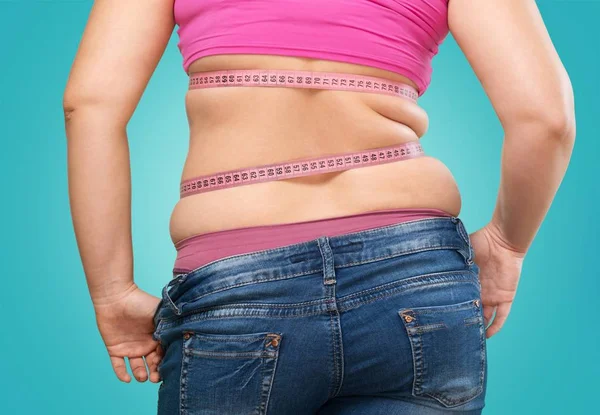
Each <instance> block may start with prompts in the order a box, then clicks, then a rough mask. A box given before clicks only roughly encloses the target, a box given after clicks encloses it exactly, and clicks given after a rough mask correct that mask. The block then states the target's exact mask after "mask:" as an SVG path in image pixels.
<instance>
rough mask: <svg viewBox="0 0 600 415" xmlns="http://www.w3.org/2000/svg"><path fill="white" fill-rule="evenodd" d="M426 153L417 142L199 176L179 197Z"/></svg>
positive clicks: (184, 186) (183, 187)
mask: <svg viewBox="0 0 600 415" xmlns="http://www.w3.org/2000/svg"><path fill="white" fill-rule="evenodd" d="M424 154H425V153H424V151H423V148H422V147H421V144H420V143H419V142H418V141H409V142H406V143H402V144H398V145H393V146H388V147H380V148H376V149H370V150H364V151H359V152H354V153H343V154H333V155H329V156H322V157H316V158H308V159H299V160H293V161H289V162H281V163H273V164H268V165H263V166H258V167H250V168H242V169H236V170H229V171H225V172H220V173H216V174H211V175H206V176H198V177H194V178H192V179H187V180H184V181H182V182H181V186H180V197H181V198H183V197H186V196H190V195H193V194H196V193H203V192H208V191H212V190H218V189H225V188H228V187H234V186H241V185H245V184H251V183H260V182H267V181H272V180H281V179H288V178H292V177H302V176H308V175H312V174H319V173H330V172H335V171H342V170H348V169H353V168H358V167H366V166H372V165H375V164H383V163H390V162H393V161H399V160H404V159H410V158H415V157H421V156H423V155H424Z"/></svg>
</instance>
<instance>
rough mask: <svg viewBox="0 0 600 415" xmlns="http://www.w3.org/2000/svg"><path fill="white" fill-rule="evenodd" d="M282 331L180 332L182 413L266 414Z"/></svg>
mask: <svg viewBox="0 0 600 415" xmlns="http://www.w3.org/2000/svg"><path fill="white" fill-rule="evenodd" d="M281 340H282V333H273V332H261V333H250V334H211V333H201V332H197V331H190V330H186V331H184V332H183V362H182V368H181V370H182V372H181V388H180V393H181V396H180V403H181V413H182V414H216V413H224V414H253V415H262V414H265V413H266V412H267V405H268V402H269V395H270V393H271V386H272V384H273V379H274V376H275V369H276V366H277V359H278V357H279V347H280V344H281Z"/></svg>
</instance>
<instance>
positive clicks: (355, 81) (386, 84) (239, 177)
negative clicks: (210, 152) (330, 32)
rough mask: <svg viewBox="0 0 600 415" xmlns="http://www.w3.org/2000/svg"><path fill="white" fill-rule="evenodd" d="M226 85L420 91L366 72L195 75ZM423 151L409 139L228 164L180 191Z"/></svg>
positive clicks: (200, 81) (198, 82)
mask: <svg viewBox="0 0 600 415" xmlns="http://www.w3.org/2000/svg"><path fill="white" fill-rule="evenodd" d="M222 86H270V87H292V88H313V89H330V90H331V89H333V90H335V89H338V90H346V91H358V92H372V93H381V94H387V95H394V96H400V97H403V98H407V99H410V100H412V101H416V100H417V97H418V93H417V91H416V90H415V89H414V88H413V87H411V86H410V85H406V84H402V83H399V82H394V81H390V80H387V79H382V78H377V77H372V76H364V75H353V74H343V73H332V72H309V71H288V70H262V69H254V70H223V71H212V72H200V73H195V74H192V75H190V84H189V88H190V89H199V88H212V87H222ZM423 155H424V151H423V148H422V147H421V145H420V143H419V142H418V141H410V142H406V143H401V144H397V145H393V146H388V147H380V148H375V149H369V150H364V151H359V152H354V153H339V154H331V155H326V156H321V157H316V158H306V159H297V160H292V161H287V162H280V163H273V164H267V165H262V166H257V167H249V168H241V169H235V170H229V171H224V172H220V173H215V174H210V175H206V176H198V177H194V178H192V179H187V180H183V181H182V182H181V185H180V197H181V198H183V197H186V196H190V195H193V194H196V193H204V192H209V191H212V190H219V189H225V188H228V187H234V186H241V185H245V184H251V183H260V182H266V181H271V180H281V179H288V178H292V177H301V176H308V175H311V174H317V173H330V172H335V171H342V170H347V169H353V168H358V167H366V166H372V165H374V164H382V163H389V162H394V161H399V160H404V159H410V158H415V157H421V156H423Z"/></svg>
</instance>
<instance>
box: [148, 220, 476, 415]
mask: <svg viewBox="0 0 600 415" xmlns="http://www.w3.org/2000/svg"><path fill="white" fill-rule="evenodd" d="M474 254H475V253H474V251H473V248H472V245H471V241H470V240H469V235H468V233H467V231H466V229H465V227H464V224H463V222H462V221H461V220H460V219H459V218H457V217H439V218H427V219H419V220H414V221H409V222H404V223H399V224H395V225H388V226H384V227H379V228H375V229H369V230H364V231H360V232H354V233H348V234H344V235H339V236H333V237H328V236H321V237H319V238H317V239H314V240H311V241H308V242H302V243H297V244H293V245H287V246H283V247H278V248H275V249H268V250H263V251H257V252H251V253H246V254H241V255H234V256H230V257H226V258H221V259H218V260H216V261H213V262H211V263H209V264H206V265H203V266H202V267H199V268H197V269H195V270H193V271H191V272H189V273H186V274H179V275H176V276H175V277H174V278H172V280H170V281H169V283H168V284H167V285H166V286H165V287H164V289H163V293H162V297H163V298H162V300H161V302H160V304H159V306H158V307H157V309H156V313H155V316H154V322H155V324H156V330H155V332H154V338H155V339H156V340H158V341H160V342H161V345H162V347H163V349H164V350H165V356H164V358H163V360H162V361H161V363H160V366H159V373H160V375H161V377H162V382H161V384H160V387H159V392H158V414H159V415H175V414H181V415H207V414H219V415H288V414H289V415H308V414H311V415H312V414H317V415H334V414H339V415H354V414H356V415H359V414H360V415H375V414H378V415H379V414H381V415H395V414H403V415H410V414H423V415H429V414H431V415H433V414H449V413H454V414H481V411H482V409H483V407H484V400H485V390H486V384H487V349H486V338H485V327H484V321H483V313H482V308H481V297H480V296H481V285H480V282H479V268H478V267H477V265H476V264H475V263H474V262H473V259H474Z"/></svg>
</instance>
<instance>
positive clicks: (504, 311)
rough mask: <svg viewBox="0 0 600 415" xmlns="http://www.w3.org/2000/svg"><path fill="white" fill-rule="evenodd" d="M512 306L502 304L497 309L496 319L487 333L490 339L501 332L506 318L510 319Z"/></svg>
mask: <svg viewBox="0 0 600 415" xmlns="http://www.w3.org/2000/svg"><path fill="white" fill-rule="evenodd" d="M510 306H511V303H501V304H499V305H498V306H497V307H496V317H494V322H493V323H492V325H491V326H490V327H488V329H487V332H486V336H487V338H488V339H489V338H490V337H492V336H493V335H494V334H496V333H498V332H499V331H500V329H501V328H502V326H503V325H504V322H505V321H506V317H508V313H509V312H510Z"/></svg>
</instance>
